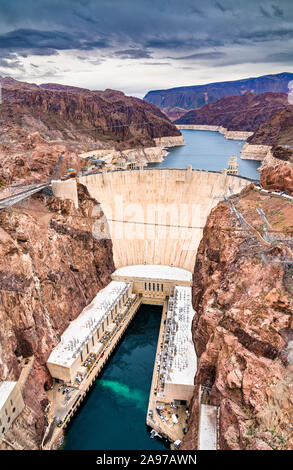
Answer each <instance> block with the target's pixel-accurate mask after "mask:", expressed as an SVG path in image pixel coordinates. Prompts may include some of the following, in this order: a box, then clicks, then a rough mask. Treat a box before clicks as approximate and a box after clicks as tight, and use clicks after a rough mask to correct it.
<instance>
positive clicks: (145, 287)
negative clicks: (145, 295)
mask: <svg viewBox="0 0 293 470" xmlns="http://www.w3.org/2000/svg"><path fill="white" fill-rule="evenodd" d="M144 290H147V283H146V282H145V283H144Z"/></svg>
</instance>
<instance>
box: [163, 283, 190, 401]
mask: <svg viewBox="0 0 293 470" xmlns="http://www.w3.org/2000/svg"><path fill="white" fill-rule="evenodd" d="M191 296H192V292H191V287H184V286H176V287H175V290H174V297H172V298H170V300H169V304H168V312H167V322H166V328H165V332H164V348H163V351H162V358H161V370H160V373H161V377H162V380H161V382H162V383H163V385H164V397H165V398H166V399H174V400H185V401H189V400H190V399H191V397H192V394H193V390H194V377H195V374H196V369H197V357H196V354H195V349H194V344H193V342H192V332H191V325H192V319H193V316H194V310H193V307H192V302H191V300H192V298H191Z"/></svg>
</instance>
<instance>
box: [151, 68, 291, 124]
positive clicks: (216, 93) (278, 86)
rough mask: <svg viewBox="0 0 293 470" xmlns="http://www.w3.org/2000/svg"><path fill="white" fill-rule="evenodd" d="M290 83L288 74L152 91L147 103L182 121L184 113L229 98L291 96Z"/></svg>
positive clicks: (171, 117)
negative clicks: (259, 95)
mask: <svg viewBox="0 0 293 470" xmlns="http://www.w3.org/2000/svg"><path fill="white" fill-rule="evenodd" d="M290 80H293V73H287V72H284V73H279V74H276V75H263V76H261V77H255V78H245V79H242V80H235V81H229V82H216V83H209V84H207V85H195V86H185V87H178V88H170V89H168V90H154V91H149V92H148V93H147V94H146V96H145V97H144V100H145V101H148V102H149V103H152V104H154V105H156V106H158V108H160V109H161V110H162V111H163V112H164V113H165V114H167V116H169V117H170V119H178V118H179V117H180V116H181V115H183V114H184V111H189V110H190V109H195V108H201V107H202V106H204V105H206V104H208V103H212V102H213V101H217V100H219V99H220V98H224V97H226V96H239V95H243V94H244V93H255V94H259V93H265V92H275V93H287V92H288V83H289V81H290Z"/></svg>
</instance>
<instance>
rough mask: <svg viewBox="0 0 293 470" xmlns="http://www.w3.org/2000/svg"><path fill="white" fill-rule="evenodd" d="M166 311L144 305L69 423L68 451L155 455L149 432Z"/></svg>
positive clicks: (157, 442) (155, 444) (158, 446)
mask: <svg viewBox="0 0 293 470" xmlns="http://www.w3.org/2000/svg"><path fill="white" fill-rule="evenodd" d="M161 313H162V308H161V307H158V306H150V305H142V306H141V307H140V309H139V310H138V312H137V314H136V316H135V317H134V319H133V321H132V323H131V324H130V326H129V327H128V329H127V331H126V333H125V336H124V338H123V340H122V342H121V343H120V345H119V346H118V348H117V349H116V351H115V352H114V354H113V356H112V357H111V359H110V361H109V363H108V365H107V366H106V368H105V370H104V372H103V374H102V375H101V376H100V377H98V378H97V380H96V382H95V384H94V385H93V387H92V389H91V391H90V392H89V394H88V397H87V399H86V400H85V402H84V404H83V405H82V407H81V408H80V409H79V411H78V412H77V414H76V416H75V418H74V419H73V421H72V423H70V425H69V427H68V429H67V432H66V436H65V446H64V449H65V450H67V449H90V450H91V449H93V450H103V449H113V450H124V449H125V450H135V449H138V450H148V449H150V450H156V449H164V448H165V447H164V442H163V441H162V440H158V439H151V438H150V433H149V430H148V429H147V427H146V415H147V408H148V399H149V393H150V388H151V381H152V374H153V367H154V361H155V354H156V348H157V341H158V335H159V328H160V322H161Z"/></svg>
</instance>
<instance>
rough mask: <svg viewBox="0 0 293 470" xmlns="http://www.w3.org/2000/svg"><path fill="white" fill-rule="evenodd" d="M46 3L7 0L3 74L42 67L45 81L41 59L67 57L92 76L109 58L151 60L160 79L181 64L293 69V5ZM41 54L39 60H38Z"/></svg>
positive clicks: (127, 0)
mask: <svg viewBox="0 0 293 470" xmlns="http://www.w3.org/2000/svg"><path fill="white" fill-rule="evenodd" d="M39 3H40V2H36V0H13V2H12V1H11V0H0V6H1V16H0V66H1V68H3V69H5V68H6V69H7V70H10V69H13V70H16V69H17V67H19V70H20V69H21V67H22V63H24V62H26V63H28V64H29V63H34V64H35V65H37V66H38V70H39V71H40V75H41V74H42V73H46V70H47V68H46V66H45V65H44V68H43V69H42V66H41V65H40V63H42V61H41V59H40V57H42V56H43V57H47V56H48V57H49V56H50V57H51V59H52V60H53V62H54V60H55V61H56V63H57V62H58V56H59V55H61V56H62V59H63V56H65V55H66V54H65V52H66V53H67V54H68V56H69V57H70V59H72V58H75V59H77V61H76V62H77V63H79V66H81V65H85V66H88V67H87V68H88V69H89V71H90V70H93V68H94V67H95V66H99V65H100V64H104V63H105V62H106V61H107V59H109V58H110V59H112V62H113V59H114V60H116V62H117V64H119V65H121V64H123V59H131V60H132V62H131V66H132V70H135V67H136V64H137V66H139V65H141V64H142V59H143V60H145V62H144V63H145V64H148V65H150V66H153V67H156V74H157V76H158V69H159V66H160V65H161V66H162V68H163V67H164V66H165V65H166V63H167V64H169V65H170V67H173V68H174V70H175V69H176V73H177V70H178V64H180V66H181V67H182V69H183V67H184V69H185V70H188V69H193V70H194V68H193V67H190V65H191V64H194V67H196V70H197V71H198V75H199V76H200V70H202V71H203V70H204V69H205V68H207V67H212V66H214V67H229V66H230V65H233V66H234V65H235V66H239V67H240V66H241V65H243V64H250V63H251V64H255V63H259V64H261V63H263V64H270V63H271V64H272V66H273V65H274V64H279V63H282V64H286V63H287V64H288V66H289V65H290V64H291V63H292V58H291V55H290V52H288V49H289V48H290V47H291V41H293V8H292V0H278V1H277V0H270V1H264V0H245V2H243V0H211V1H207V0H197V1H196V2H195V1H194V0H181V1H180V2H178V0H123V1H121V0H74V1H72V0H42V2H41V3H42V5H41V8H40V7H39ZM64 51H65V52H64ZM67 51H68V52H67ZM33 56H39V58H37V59H32V61H31V60H30V59H31V57H33ZM66 57H67V56H66ZM60 60H61V59H60ZM60 60H59V62H58V65H59V69H58V74H59V75H61V76H62V73H63V72H64V73H65V71H66V70H67V69H68V64H67V65H65V63H64V67H63V69H61V66H62V64H61V65H60ZM80 61H81V62H80ZM47 63H48V61H47ZM126 64H127V62H126ZM70 66H71V63H70ZM117 66H118V65H117ZM122 67H123V65H122ZM31 68H35V67H33V66H31ZM36 70H37V69H36ZM51 70H53V69H51ZM149 70H150V69H149ZM250 70H251V72H250ZM77 71H79V70H78V69H77ZM72 72H73V74H74V72H75V70H72ZM253 72H254V69H253V67H251V68H249V67H248V68H247V73H248V74H249V73H253ZM148 73H150V72H148ZM165 73H166V72H165ZM165 76H166V75H165ZM190 77H191V78H190V79H189V82H190V80H192V77H193V75H192V74H190ZM194 77H195V78H194V80H195V79H196V76H195V75H194ZM227 78H229V77H227ZM140 79H142V77H141V74H137V80H140ZM177 79H178V80H180V78H177ZM162 80H163V78H162ZM80 85H81V86H87V83H80ZM109 86H111V83H109Z"/></svg>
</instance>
